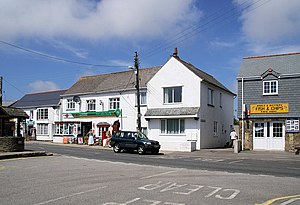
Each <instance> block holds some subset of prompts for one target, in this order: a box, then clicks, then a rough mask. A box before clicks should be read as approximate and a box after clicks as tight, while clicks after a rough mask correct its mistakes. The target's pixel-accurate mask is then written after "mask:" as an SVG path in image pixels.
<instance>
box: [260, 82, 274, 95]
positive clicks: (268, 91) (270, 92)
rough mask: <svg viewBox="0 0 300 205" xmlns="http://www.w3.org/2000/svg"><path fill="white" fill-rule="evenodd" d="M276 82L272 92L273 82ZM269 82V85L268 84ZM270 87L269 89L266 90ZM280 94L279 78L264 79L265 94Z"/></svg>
mask: <svg viewBox="0 0 300 205" xmlns="http://www.w3.org/2000/svg"><path fill="white" fill-rule="evenodd" d="M274 83H275V91H273V92H272V88H273V86H274V85H273V84H274ZM266 84H268V85H266ZM266 89H268V90H266ZM277 94H278V80H266V81H263V95H277Z"/></svg>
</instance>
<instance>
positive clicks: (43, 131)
mask: <svg viewBox="0 0 300 205" xmlns="http://www.w3.org/2000/svg"><path fill="white" fill-rule="evenodd" d="M37 134H38V135H48V134H49V125H48V124H46V123H37Z"/></svg>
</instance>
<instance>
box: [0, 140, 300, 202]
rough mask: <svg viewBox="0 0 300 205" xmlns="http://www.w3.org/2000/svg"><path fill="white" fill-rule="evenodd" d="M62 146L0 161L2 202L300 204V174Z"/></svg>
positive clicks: (0, 193)
mask: <svg viewBox="0 0 300 205" xmlns="http://www.w3.org/2000/svg"><path fill="white" fill-rule="evenodd" d="M48 146H49V145H47V147H48ZM42 148H43V146H41V147H40V148H39V149H42ZM52 149H53V147H52ZM60 149H66V150H68V151H67V152H68V153H69V154H68V155H57V154H54V155H53V156H46V157H29V158H17V159H7V160H0V183H1V186H0V199H1V200H0V204H1V205H67V204H84V205H202V204H204V205H206V204H209V205H219V204H222V205H241V204H246V205H247V204H249V205H279V204H280V205H296V204H299V202H300V192H299V183H300V179H299V178H297V177H278V176H268V175H257V174H255V175H252V174H243V173H230V172H226V171H208V170H201V169H187V168H174V167H170V166H162V165H160V166H158V165H155V166H152V165H145V163H144V164H142V163H128V162H126V163H124V162H118V161H117V160H115V161H111V160H109V161H108V160H101V159H93V158H91V157H84V156H88V155H90V154H92V153H99V152H100V153H102V155H112V156H115V157H116V159H120V158H122V157H124V159H123V160H125V159H126V158H127V160H129V161H130V158H134V160H136V159H139V160H140V161H143V160H144V161H147V160H148V159H153V158H152V157H158V158H156V159H157V160H158V161H159V163H162V162H165V160H163V161H161V159H160V158H159V157H166V156H167V154H166V155H157V156H151V155H145V156H138V155H135V154H125V153H121V154H117V155H116V154H114V153H112V152H111V151H109V150H95V149H82V153H81V154H82V155H83V157H82V156H81V157H76V156H72V155H74V152H76V153H77V152H79V150H76V149H75V150H74V149H72V148H69V147H62V146H61V147H60ZM80 149H81V148H80ZM84 150H85V151H84ZM80 152H81V151H80ZM85 152H87V154H84V153H85ZM71 153H73V154H71ZM173 157H177V156H173ZM98 158H99V157H98ZM128 158H129V159H128ZM181 160H184V159H181ZM181 160H179V161H181ZM119 161H120V160H119ZM166 161H167V160H166ZM171 161H173V160H171ZM198 163H200V164H201V163H202V161H198ZM212 163H213V162H212ZM215 163H217V162H215ZM153 164H154V163H153ZM178 164H180V163H178Z"/></svg>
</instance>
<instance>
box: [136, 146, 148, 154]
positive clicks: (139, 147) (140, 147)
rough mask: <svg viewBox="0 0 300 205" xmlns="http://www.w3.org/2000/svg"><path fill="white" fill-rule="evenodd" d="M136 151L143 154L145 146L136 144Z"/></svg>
mask: <svg viewBox="0 0 300 205" xmlns="http://www.w3.org/2000/svg"><path fill="white" fill-rule="evenodd" d="M137 151H138V153H139V154H144V153H145V151H146V149H145V146H143V145H140V146H138V150H137Z"/></svg>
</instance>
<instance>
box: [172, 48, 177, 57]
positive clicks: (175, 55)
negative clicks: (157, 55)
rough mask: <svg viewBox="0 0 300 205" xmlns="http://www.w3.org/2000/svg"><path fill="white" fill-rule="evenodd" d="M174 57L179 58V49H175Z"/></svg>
mask: <svg viewBox="0 0 300 205" xmlns="http://www.w3.org/2000/svg"><path fill="white" fill-rule="evenodd" d="M173 56H174V57H177V56H178V49H177V48H174V53H173Z"/></svg>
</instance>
